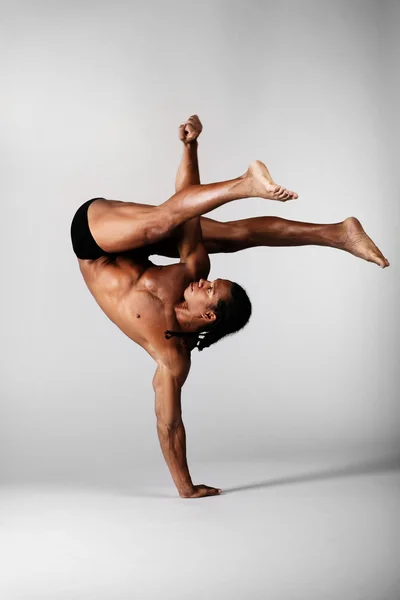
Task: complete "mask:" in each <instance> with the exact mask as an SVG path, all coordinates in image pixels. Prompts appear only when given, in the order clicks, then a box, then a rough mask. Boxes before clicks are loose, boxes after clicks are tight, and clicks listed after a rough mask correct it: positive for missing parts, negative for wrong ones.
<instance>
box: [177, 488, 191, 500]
mask: <svg viewBox="0 0 400 600" xmlns="http://www.w3.org/2000/svg"><path fill="white" fill-rule="evenodd" d="M178 493H179V496H180V497H181V498H190V497H191V496H193V494H194V485H192V486H191V487H190V488H189V487H185V488H178Z"/></svg>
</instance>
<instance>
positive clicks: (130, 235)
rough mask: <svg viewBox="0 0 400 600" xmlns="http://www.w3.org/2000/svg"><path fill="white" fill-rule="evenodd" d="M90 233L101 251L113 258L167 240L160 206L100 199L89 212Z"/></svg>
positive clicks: (93, 203) (91, 205)
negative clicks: (113, 255)
mask: <svg viewBox="0 0 400 600" xmlns="http://www.w3.org/2000/svg"><path fill="white" fill-rule="evenodd" d="M87 217H88V224H89V229H90V232H91V234H92V236H93V238H94V240H95V241H96V243H97V244H98V245H99V246H100V248H101V249H102V250H104V251H105V252H108V253H112V254H118V253H120V252H126V251H129V250H133V249H135V248H142V247H143V246H147V245H148V244H151V243H154V242H157V241H159V240H161V239H162V238H163V237H165V223H163V220H162V219H160V212H159V207H158V206H153V205H151V204H139V203H138V202H122V201H120V200H106V199H103V198H100V199H97V200H95V201H94V202H92V204H90V206H89V208H88V213H87Z"/></svg>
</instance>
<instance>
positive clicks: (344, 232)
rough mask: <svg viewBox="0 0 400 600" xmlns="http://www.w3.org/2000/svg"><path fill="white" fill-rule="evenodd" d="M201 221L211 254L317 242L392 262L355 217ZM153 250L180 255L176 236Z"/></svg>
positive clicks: (377, 261)
mask: <svg viewBox="0 0 400 600" xmlns="http://www.w3.org/2000/svg"><path fill="white" fill-rule="evenodd" d="M200 223H201V229H202V234H203V241H204V245H205V247H206V249H207V252H208V253H209V254H217V253H229V252H238V251H240V250H246V249H247V248H254V247H256V246H305V245H315V246H329V247H331V248H337V249H338V250H344V251H346V252H349V253H350V254H353V255H354V256H357V257H359V258H363V259H364V260H367V261H369V262H373V263H375V264H377V265H379V266H380V267H382V268H385V267H388V266H389V264H390V263H389V261H388V260H387V259H386V258H385V257H384V256H383V254H382V252H381V251H380V250H379V248H377V246H376V245H375V244H374V242H373V241H372V240H371V238H370V237H369V236H368V235H367V234H366V233H365V231H364V229H363V227H362V225H361V223H360V221H359V220H358V219H356V218H355V217H348V218H347V219H345V220H344V221H341V222H339V223H328V224H322V223H305V222H302V221H290V220H288V219H282V218H281V217H253V218H250V219H240V220H238V221H229V222H227V223H222V222H220V221H216V220H213V219H209V218H207V217H201V219H200ZM151 253H152V254H159V255H161V256H168V257H171V258H175V257H178V256H179V255H178V251H177V247H176V242H175V241H174V236H173V235H172V236H171V237H170V238H169V239H167V240H165V241H163V242H161V243H160V244H157V245H155V246H154V247H153V248H152V251H151Z"/></svg>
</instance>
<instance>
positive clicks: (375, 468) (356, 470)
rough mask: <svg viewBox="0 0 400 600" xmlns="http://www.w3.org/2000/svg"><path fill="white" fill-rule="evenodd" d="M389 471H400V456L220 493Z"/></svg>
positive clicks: (303, 474)
mask: <svg viewBox="0 0 400 600" xmlns="http://www.w3.org/2000/svg"><path fill="white" fill-rule="evenodd" d="M390 471H400V456H396V457H391V458H386V459H381V460H379V461H378V460H377V461H369V462H367V461H366V462H362V463H361V462H360V463H356V464H350V465H343V466H338V467H335V468H329V469H324V470H321V471H315V472H310V473H302V474H300V475H289V476H287V477H279V478H277V479H269V480H267V481H262V482H254V483H248V484H246V485H240V486H235V487H229V488H224V489H223V490H222V492H223V494H229V493H232V492H243V491H245V490H255V489H261V488H271V487H277V486H281V485H293V484H296V483H312V482H318V481H326V480H329V479H342V478H345V477H359V476H362V475H374V474H379V473H385V472H390Z"/></svg>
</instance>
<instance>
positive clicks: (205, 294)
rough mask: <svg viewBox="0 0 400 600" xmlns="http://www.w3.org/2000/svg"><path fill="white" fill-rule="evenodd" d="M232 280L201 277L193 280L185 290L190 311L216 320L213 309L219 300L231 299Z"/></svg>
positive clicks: (207, 318) (195, 314)
mask: <svg viewBox="0 0 400 600" xmlns="http://www.w3.org/2000/svg"><path fill="white" fill-rule="evenodd" d="M231 287H232V281H229V280H228V279H214V281H209V280H208V279H200V280H199V281H193V282H192V283H191V284H190V285H189V286H188V287H187V288H186V289H185V291H184V293H183V297H184V298H185V300H186V303H187V306H188V309H189V311H190V312H191V313H192V314H193V315H194V316H197V317H199V316H203V317H204V318H205V319H206V320H209V321H212V320H215V314H214V311H213V309H212V307H213V306H215V305H216V304H217V302H218V300H229V299H230V297H231Z"/></svg>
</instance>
